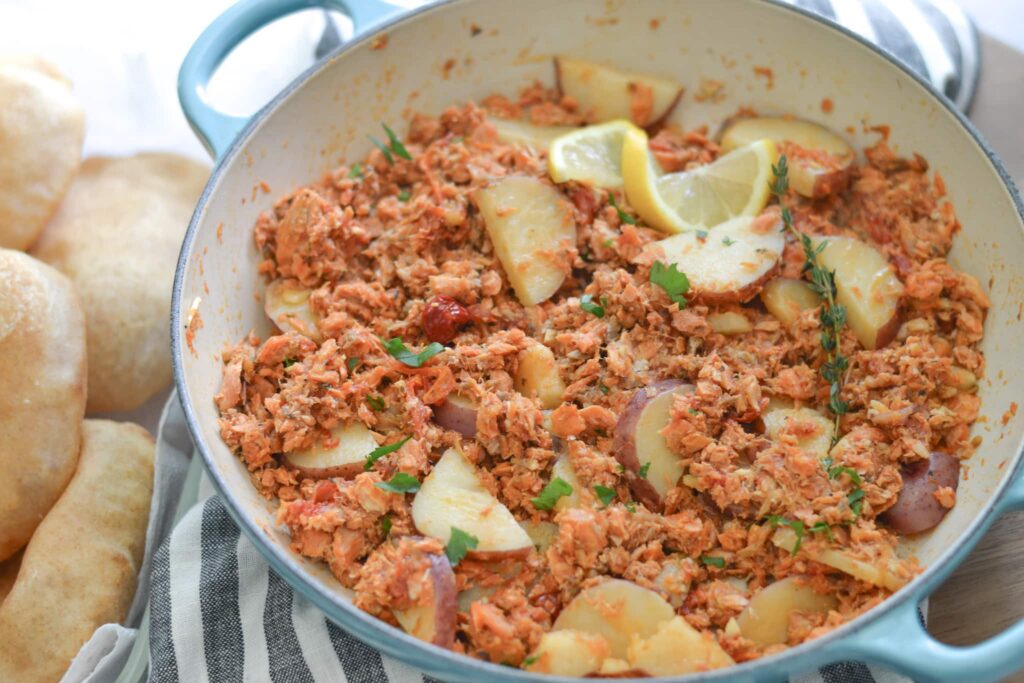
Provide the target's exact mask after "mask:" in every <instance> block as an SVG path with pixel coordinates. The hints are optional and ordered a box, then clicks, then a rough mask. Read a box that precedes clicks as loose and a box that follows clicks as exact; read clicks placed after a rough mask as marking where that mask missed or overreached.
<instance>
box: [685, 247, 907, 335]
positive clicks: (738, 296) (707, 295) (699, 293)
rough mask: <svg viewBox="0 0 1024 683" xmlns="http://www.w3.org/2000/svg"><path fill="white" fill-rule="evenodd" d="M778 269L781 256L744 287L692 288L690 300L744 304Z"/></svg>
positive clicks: (695, 301) (707, 302)
mask: <svg viewBox="0 0 1024 683" xmlns="http://www.w3.org/2000/svg"><path fill="white" fill-rule="evenodd" d="M780 271H781V258H780V260H779V263H776V264H775V266H773V267H772V268H770V269H769V270H768V272H766V273H765V274H764V275H762V276H761V277H760V278H758V279H757V280H755V281H754V282H751V283H750V284H749V285H747V286H746V287H743V288H742V289H737V290H733V291H731V292H712V291H708V290H700V289H694V292H693V295H692V297H691V299H690V301H691V302H693V303H697V304H707V305H719V304H732V303H741V304H745V303H747V302H748V301H750V300H751V299H753V298H754V297H755V296H757V295H758V294H760V293H761V290H762V289H764V286H765V285H766V284H768V283H769V282H771V281H772V280H774V279H775V278H776V277H778V275H779V272H780ZM896 329H897V330H898V329H899V325H897V326H896ZM895 334H896V333H895V332H893V336H895Z"/></svg>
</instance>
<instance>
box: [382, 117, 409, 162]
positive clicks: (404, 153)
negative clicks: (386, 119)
mask: <svg viewBox="0 0 1024 683" xmlns="http://www.w3.org/2000/svg"><path fill="white" fill-rule="evenodd" d="M380 125H381V126H383V128H384V132H385V133H387V134H388V142H389V143H391V151H392V152H394V153H395V154H397V155H398V156H400V157H402V158H403V159H405V160H407V161H412V155H411V154H409V150H407V149H406V148H405V145H403V144H402V141H401V140H399V139H398V136H397V135H395V131H393V130H391V128H390V127H389V126H388V124H386V123H381V124H380Z"/></svg>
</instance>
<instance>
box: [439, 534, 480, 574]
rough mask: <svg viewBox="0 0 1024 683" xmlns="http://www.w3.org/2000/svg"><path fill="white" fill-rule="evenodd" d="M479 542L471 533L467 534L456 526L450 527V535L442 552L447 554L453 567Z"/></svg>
mask: <svg viewBox="0 0 1024 683" xmlns="http://www.w3.org/2000/svg"><path fill="white" fill-rule="evenodd" d="M479 544H480V539H479V538H477V537H476V536H474V535H473V534H467V533H466V532H465V531H463V530H462V529H459V528H458V527H454V526H453V527H452V535H451V537H450V538H449V539H448V545H446V546H445V548H444V554H445V555H447V556H448V561H449V562H451V564H452V566H453V567H454V566H455V565H457V564H458V563H459V562H461V561H462V558H464V557H465V556H466V553H468V552H469V551H470V550H472V549H473V548H475V547H477V546H478V545H479Z"/></svg>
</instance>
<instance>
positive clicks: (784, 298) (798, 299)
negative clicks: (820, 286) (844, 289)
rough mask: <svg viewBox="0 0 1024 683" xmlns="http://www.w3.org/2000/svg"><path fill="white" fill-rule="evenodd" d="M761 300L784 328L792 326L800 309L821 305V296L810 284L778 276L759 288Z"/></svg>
mask: <svg viewBox="0 0 1024 683" xmlns="http://www.w3.org/2000/svg"><path fill="white" fill-rule="evenodd" d="M761 301H762V302H764V307H765V308H767V309H768V312H769V313H771V314H772V315H774V316H775V317H776V318H778V319H779V322H780V323H782V326H783V327H785V328H786V329H789V328H790V327H792V326H793V323H794V322H796V319H797V318H798V317H800V312H801V311H803V310H805V309H808V308H817V307H818V306H820V305H821V297H820V296H818V295H817V294H816V293H815V292H814V290H813V289H811V287H810V285H808V284H807V283H806V282H804V281H803V280H790V279H788V278H779V279H777V280H772V281H771V282H769V283H768V284H766V285H765V286H764V289H762V290H761Z"/></svg>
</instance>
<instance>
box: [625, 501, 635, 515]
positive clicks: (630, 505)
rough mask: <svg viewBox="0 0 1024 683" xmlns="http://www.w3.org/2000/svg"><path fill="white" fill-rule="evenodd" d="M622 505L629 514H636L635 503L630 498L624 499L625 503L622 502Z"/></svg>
mask: <svg viewBox="0 0 1024 683" xmlns="http://www.w3.org/2000/svg"><path fill="white" fill-rule="evenodd" d="M623 505H624V506H625V508H626V509H627V510H629V514H631V515H635V514H636V503H634V502H633V501H631V500H630V501H626V502H625V503H623Z"/></svg>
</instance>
